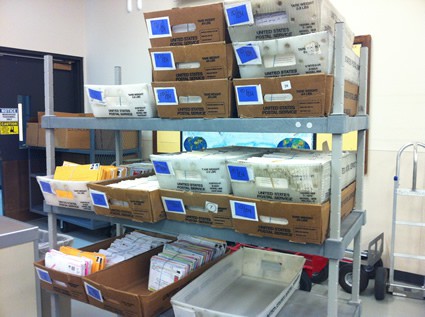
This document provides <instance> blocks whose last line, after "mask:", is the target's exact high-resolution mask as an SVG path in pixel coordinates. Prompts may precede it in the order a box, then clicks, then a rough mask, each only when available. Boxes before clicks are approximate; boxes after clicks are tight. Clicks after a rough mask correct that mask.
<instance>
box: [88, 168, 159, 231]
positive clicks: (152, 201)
mask: <svg viewBox="0 0 425 317" xmlns="http://www.w3.org/2000/svg"><path fill="white" fill-rule="evenodd" d="M151 174H153V173H151ZM146 176H148V175H142V176H130V177H125V178H120V179H112V180H107V181H100V182H92V183H88V184H87V187H88V188H89V190H90V197H91V201H92V204H93V208H94V212H95V213H96V214H98V215H105V216H110V217H115V218H124V219H130V220H133V221H140V222H151V223H153V222H158V221H161V220H163V219H165V213H164V208H163V207H162V202H161V197H160V192H159V189H155V190H141V189H131V188H117V187H110V186H108V185H110V184H114V183H118V182H120V181H126V180H133V179H138V178H144V177H146Z"/></svg>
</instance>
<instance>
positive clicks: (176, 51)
mask: <svg viewBox="0 0 425 317" xmlns="http://www.w3.org/2000/svg"><path fill="white" fill-rule="evenodd" d="M149 52H150V57H151V62H152V70H153V80H154V81H184V80H204V79H218V78H232V77H234V75H235V74H236V73H237V71H238V66H237V64H236V59H235V54H234V51H233V48H232V45H231V44H226V43H225V42H217V43H205V44H195V45H183V46H168V47H153V48H150V49H149Z"/></svg>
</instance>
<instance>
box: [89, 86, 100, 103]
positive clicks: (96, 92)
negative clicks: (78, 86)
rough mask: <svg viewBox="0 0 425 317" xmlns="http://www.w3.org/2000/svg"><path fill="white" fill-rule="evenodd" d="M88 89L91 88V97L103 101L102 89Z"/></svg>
mask: <svg viewBox="0 0 425 317" xmlns="http://www.w3.org/2000/svg"><path fill="white" fill-rule="evenodd" d="M88 90H89V96H90V98H91V99H95V100H99V101H103V99H102V92H101V91H99V90H94V89H90V88H89V89H88Z"/></svg>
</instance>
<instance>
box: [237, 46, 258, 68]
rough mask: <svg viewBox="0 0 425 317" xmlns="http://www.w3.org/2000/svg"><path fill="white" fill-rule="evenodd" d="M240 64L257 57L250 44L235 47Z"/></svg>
mask: <svg viewBox="0 0 425 317" xmlns="http://www.w3.org/2000/svg"><path fill="white" fill-rule="evenodd" d="M236 54H238V56H239V59H240V60H241V63H242V64H246V63H248V62H250V61H253V60H255V59H257V58H258V55H257V52H256V51H255V48H254V47H253V46H252V45H247V46H242V47H239V48H237V49H236Z"/></svg>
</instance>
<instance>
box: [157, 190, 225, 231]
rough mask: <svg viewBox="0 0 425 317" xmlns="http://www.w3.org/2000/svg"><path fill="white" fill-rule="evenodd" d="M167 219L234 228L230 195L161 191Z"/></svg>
mask: <svg viewBox="0 0 425 317" xmlns="http://www.w3.org/2000/svg"><path fill="white" fill-rule="evenodd" d="M160 192H161V199H162V202H163V204H164V209H165V214H166V216H167V219H170V220H176V221H184V222H189V223H196V224H202V225H208V226H211V227H215V228H233V224H232V213H231V211H230V204H229V195H220V194H207V193H194V192H183V191H176V190H166V189H161V190H160Z"/></svg>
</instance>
